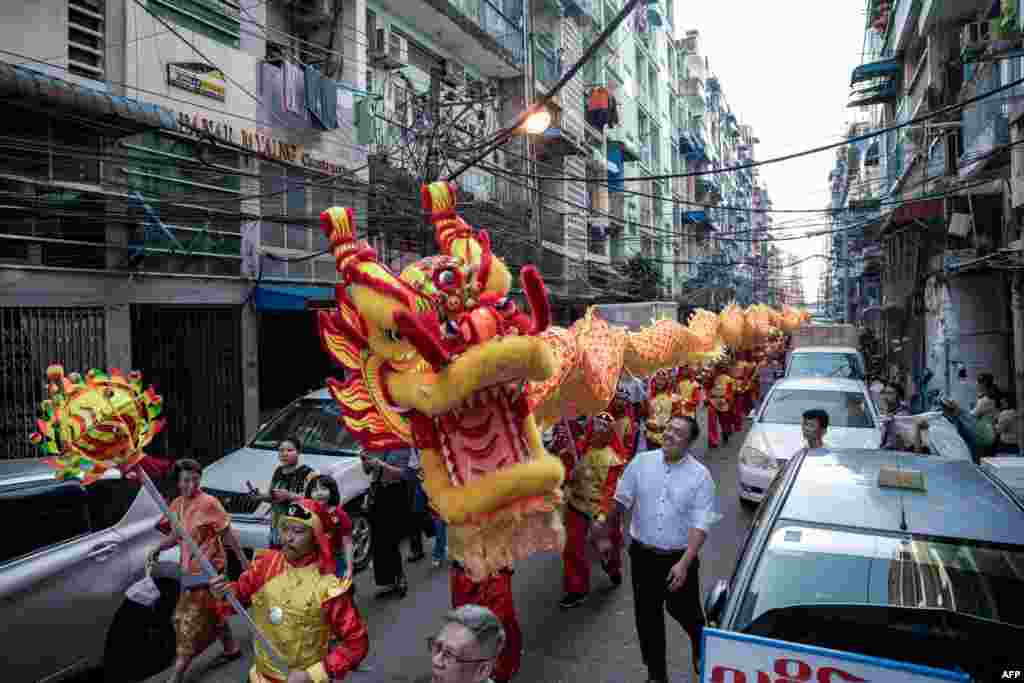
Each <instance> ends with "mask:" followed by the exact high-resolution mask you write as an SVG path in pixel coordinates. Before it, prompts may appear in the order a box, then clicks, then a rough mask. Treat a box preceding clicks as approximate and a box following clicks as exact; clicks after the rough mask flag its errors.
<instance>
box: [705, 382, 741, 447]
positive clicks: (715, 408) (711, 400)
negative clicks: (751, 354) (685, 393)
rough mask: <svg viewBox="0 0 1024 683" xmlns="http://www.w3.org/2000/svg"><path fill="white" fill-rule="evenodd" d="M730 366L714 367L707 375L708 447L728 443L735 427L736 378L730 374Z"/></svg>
mask: <svg viewBox="0 0 1024 683" xmlns="http://www.w3.org/2000/svg"><path fill="white" fill-rule="evenodd" d="M727 368H728V366H723V365H718V366H714V367H712V368H711V369H710V370H709V371H708V372H707V374H706V375H705V381H704V390H705V392H706V395H707V396H708V448H718V445H719V443H727V442H728V441H729V435H730V434H731V433H732V432H733V431H735V430H734V429H733V404H734V401H735V396H734V391H735V385H736V380H734V379H733V378H732V377H730V376H729V373H728V371H727Z"/></svg>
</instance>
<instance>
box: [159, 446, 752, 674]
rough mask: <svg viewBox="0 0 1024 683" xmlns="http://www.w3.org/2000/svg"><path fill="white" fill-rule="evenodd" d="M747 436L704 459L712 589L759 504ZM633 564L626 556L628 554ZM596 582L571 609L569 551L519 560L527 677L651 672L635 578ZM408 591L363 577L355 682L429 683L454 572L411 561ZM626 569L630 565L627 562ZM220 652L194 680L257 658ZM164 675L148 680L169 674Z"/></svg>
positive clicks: (679, 645) (681, 648) (682, 661)
mask: <svg viewBox="0 0 1024 683" xmlns="http://www.w3.org/2000/svg"><path fill="white" fill-rule="evenodd" d="M741 442H742V435H736V436H734V437H733V438H732V439H730V441H729V444H728V445H727V446H725V447H724V448H720V449H718V450H716V451H712V452H711V455H710V457H708V458H707V459H706V460H705V462H706V463H707V464H708V465H709V467H710V468H711V473H712V476H713V477H714V479H715V482H716V483H717V484H718V493H719V499H720V503H721V508H722V510H721V511H722V514H723V519H722V520H721V521H720V522H719V523H718V525H717V526H716V527H715V528H714V529H713V531H712V533H711V535H710V537H709V538H708V542H707V544H706V546H705V548H704V551H703V552H702V554H701V583H702V587H703V591H704V593H706V592H707V590H708V589H709V588H710V587H711V585H712V584H713V583H714V582H715V581H716V580H717V579H720V578H726V579H727V578H728V577H729V576H730V575H731V573H732V569H733V566H734V564H735V561H736V556H737V554H738V553H739V549H740V546H741V544H742V542H743V539H744V537H745V534H746V531H747V528H748V526H749V524H750V519H751V512H750V511H749V510H748V509H747V508H745V507H743V506H741V505H740V502H739V499H738V498H737V495H736V453H737V450H738V449H739V446H740V444H741ZM627 566H628V561H627ZM594 568H595V570H596V572H595V577H596V580H595V584H596V585H595V589H594V591H593V592H592V594H591V597H590V599H589V600H588V601H587V602H586V603H584V604H583V605H582V606H580V607H578V608H576V609H572V610H567V611H563V610H560V609H559V608H558V606H557V602H558V600H559V598H560V597H561V560H560V558H559V557H557V556H554V555H538V556H535V557H533V558H531V559H530V560H528V561H526V562H523V563H521V564H520V565H519V566H518V567H517V569H516V576H515V590H516V603H517V607H518V610H519V618H520V622H521V625H522V630H523V637H524V648H525V653H524V656H523V666H522V670H521V671H520V673H519V676H518V677H517V678H518V680H519V681H523V682H527V681H528V682H531V683H569V682H576V681H587V683H627V682H632V681H643V680H645V678H646V670H645V669H644V668H643V665H642V664H641V661H640V650H639V646H638V644H637V639H636V630H635V627H634V623H633V596H632V590H631V588H630V586H629V578H628V577H627V578H626V580H625V581H624V582H623V585H622V587H621V588H619V589H617V590H613V589H612V588H611V584H610V583H609V582H608V581H607V579H606V577H605V576H604V575H603V574H602V573H601V571H600V568H599V567H598V566H597V564H596V562H595V564H594ZM407 571H408V575H409V594H408V595H407V596H406V598H405V599H404V600H393V599H380V600H379V599H375V598H373V593H374V590H375V587H374V585H373V575H372V570H368V571H365V572H363V573H361V574H360V575H359V576H358V577H357V579H356V585H357V591H358V596H359V607H360V609H361V610H362V614H363V617H364V618H365V619H366V620H367V622H368V624H369V628H370V638H371V642H370V654H369V656H368V657H367V659H366V661H365V662H364V668H365V669H367V671H365V672H360V673H356V674H353V675H351V676H350V677H349V678H348V679H346V680H351V681H353V682H355V683H358V682H359V681H366V682H367V683H371V682H372V683H377V682H380V683H383V682H385V681H389V682H390V681H393V682H395V683H400V682H405V683H422V682H425V681H428V680H429V670H430V662H429V658H428V656H427V652H426V644H425V639H426V638H427V637H428V636H430V635H432V634H433V632H434V629H435V628H436V626H437V622H438V618H439V617H440V615H441V614H443V612H444V611H445V610H446V609H447V608H448V573H447V571H446V570H444V569H432V568H431V567H430V563H429V562H428V561H426V560H424V561H422V562H420V563H418V564H414V565H409V566H408V568H407ZM627 572H628V568H627ZM667 621H668V633H669V670H670V672H671V681H672V683H683V682H684V681H689V680H690V678H688V676H687V671H689V670H690V661H689V660H690V657H689V654H690V649H689V647H688V646H687V645H686V636H685V634H684V633H683V631H682V629H680V628H679V627H678V626H677V625H676V624H675V623H674V622H673V621H672V620H671V619H668V618H667ZM232 623H233V624H234V625H235V626H236V628H235V632H236V633H237V634H243V635H244V642H245V645H244V647H245V648H246V649H247V650H250V649H251V645H250V638H249V637H248V633H247V631H246V630H245V626H244V625H242V623H241V622H240V620H239V619H238V618H235V619H234V621H233V622H232ZM219 653H220V646H219V645H216V644H215V645H214V646H213V647H212V648H211V649H210V651H209V652H207V653H206V655H205V656H203V657H202V658H200V659H199V660H198V661H197V663H196V665H195V667H194V670H193V673H192V675H191V676H189V678H188V681H189V683H229V682H230V683H239V682H240V681H244V680H247V678H246V672H247V671H248V668H249V657H245V658H244V659H242V660H239V661H238V662H234V663H232V664H231V665H229V666H223V667H219V668H217V669H215V670H207V669H206V666H207V665H208V663H209V662H210V661H211V660H212V659H213V658H214V657H216V655H217V654H219ZM164 680H166V675H162V676H154V677H153V678H151V679H149V680H148V681H147V682H146V683H163V681H164Z"/></svg>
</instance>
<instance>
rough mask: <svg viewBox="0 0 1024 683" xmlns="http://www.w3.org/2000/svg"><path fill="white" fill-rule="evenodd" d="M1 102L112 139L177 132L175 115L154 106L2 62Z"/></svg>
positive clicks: (0, 69)
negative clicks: (73, 120) (74, 123)
mask: <svg viewBox="0 0 1024 683" xmlns="http://www.w3.org/2000/svg"><path fill="white" fill-rule="evenodd" d="M0 99H2V100H3V101H4V103H5V104H8V105H18V106H24V107H27V108H30V109H34V110H39V111H44V112H46V113H48V114H51V115H53V116H55V117H57V118H60V117H61V116H68V117H73V118H76V119H78V120H80V121H81V122H82V125H83V126H87V127H91V128H97V129H102V130H104V132H105V133H106V134H107V135H110V136H112V137H113V136H121V137H124V136H128V135H133V134H135V133H139V132H143V131H147V130H158V129H163V130H177V129H178V121H177V118H176V117H175V115H174V113H173V112H171V111H170V110H169V109H164V108H163V107H159V106H157V105H155V104H148V103H145V102H140V101H138V100H133V99H129V98H127V97H121V96H119V95H111V94H109V93H106V92H102V91H100V90H96V89H93V88H87V87H85V86H81V85H78V84H76V83H71V82H69V81H65V80H62V79H60V78H55V77H53V76H48V75H46V74H44V73H42V72H41V71H35V70H33V69H30V68H27V67H24V66H15V65H14V64H8V63H6V62H0Z"/></svg>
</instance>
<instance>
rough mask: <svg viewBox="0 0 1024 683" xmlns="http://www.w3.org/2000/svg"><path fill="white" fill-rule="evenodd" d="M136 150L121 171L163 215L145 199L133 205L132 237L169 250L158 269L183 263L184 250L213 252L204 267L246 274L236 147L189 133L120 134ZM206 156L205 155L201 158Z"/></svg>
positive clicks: (129, 153) (146, 246)
mask: <svg viewBox="0 0 1024 683" xmlns="http://www.w3.org/2000/svg"><path fill="white" fill-rule="evenodd" d="M118 144H119V146H120V147H121V148H122V149H123V150H124V154H125V156H126V157H127V158H128V160H127V161H125V162H124V163H123V164H118V165H117V167H116V169H115V172H114V173H112V174H111V175H114V176H115V177H116V178H118V181H119V182H121V183H124V184H126V185H127V186H128V188H130V190H135V191H137V192H138V193H139V194H140V195H141V196H142V198H143V201H144V202H145V204H146V206H147V207H148V210H149V211H152V213H153V214H154V215H155V216H156V218H157V219H158V220H159V221H160V226H159V227H156V226H154V225H152V224H151V223H149V222H147V221H146V220H144V218H145V217H146V216H145V213H144V211H143V209H142V208H141V207H138V206H135V207H133V209H132V210H131V222H132V224H133V225H134V232H133V234H132V236H131V237H130V238H129V241H130V242H133V243H135V244H138V245H140V246H143V247H144V249H145V250H146V251H147V252H152V253H155V254H164V258H165V259H166V263H162V262H161V261H159V260H158V259H157V260H156V261H155V264H156V265H155V266H154V269H155V270H164V269H167V270H178V269H180V267H181V266H180V264H177V263H176V262H175V259H176V258H178V257H180V256H182V255H186V256H198V257H211V258H206V259H205V260H203V261H196V263H201V264H202V265H203V268H202V269H200V271H198V272H207V273H209V274H211V275H238V274H239V272H240V268H241V219H240V217H239V213H240V212H241V178H240V177H239V175H238V168H239V158H238V152H237V151H235V150H234V149H230V148H227V147H221V146H218V145H213V144H209V143H199V142H198V141H197V140H195V139H193V138H190V137H188V136H186V135H181V134H173V133H155V132H150V133H142V134H140V135H135V136H132V137H130V138H126V139H125V140H122V141H120V142H119V143H118ZM200 160H202V162H204V163H200Z"/></svg>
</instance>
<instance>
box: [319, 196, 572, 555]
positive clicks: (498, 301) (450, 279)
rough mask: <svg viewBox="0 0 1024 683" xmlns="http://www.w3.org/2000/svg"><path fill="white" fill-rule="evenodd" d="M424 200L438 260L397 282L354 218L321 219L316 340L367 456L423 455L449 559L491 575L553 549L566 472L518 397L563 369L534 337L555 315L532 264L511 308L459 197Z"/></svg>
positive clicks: (506, 286)
mask: <svg viewBox="0 0 1024 683" xmlns="http://www.w3.org/2000/svg"><path fill="white" fill-rule="evenodd" d="M422 199H423V206H424V209H426V210H427V211H428V212H429V213H430V219H431V221H432V223H433V224H434V227H435V235H436V238H437V242H438V245H439V247H440V252H441V253H440V254H439V255H437V256H431V257H428V258H424V259H421V260H420V261H417V262H416V263H413V264H412V265H410V266H408V267H407V268H406V269H405V270H404V271H402V273H401V274H399V275H395V274H394V273H393V272H392V271H391V270H389V269H388V268H387V267H386V266H384V265H383V264H381V263H380V262H378V260H377V257H376V254H375V253H374V252H373V250H372V249H370V248H369V247H368V245H366V243H364V242H360V241H358V240H357V239H356V234H355V226H354V224H353V218H352V212H351V210H350V209H343V208H331V209H328V210H326V211H324V212H323V213H322V214H321V217H320V220H321V227H322V228H323V230H324V232H325V234H326V235H327V237H328V239H329V240H330V243H331V248H332V250H333V254H334V257H335V260H336V262H337V267H338V271H339V272H340V273H341V282H340V283H339V284H338V286H337V288H336V301H337V308H336V309H335V310H332V311H330V312H321V313H320V314H319V316H320V317H319V326H320V331H321V337H322V340H323V342H324V347H325V349H326V350H327V351H328V353H329V354H330V355H331V356H332V357H333V358H334V359H335V360H336V361H338V362H339V363H340V364H341V365H343V366H344V367H346V368H347V369H349V370H350V371H351V374H350V375H349V377H348V379H347V380H346V381H345V382H338V381H336V380H328V386H329V388H330V390H331V392H332V394H333V396H334V397H335V399H336V401H337V402H338V404H339V405H340V407H341V410H342V415H343V420H344V422H345V424H346V426H347V427H348V429H349V430H350V431H351V432H352V433H353V434H354V435H355V437H356V438H357V439H358V440H359V441H360V442H361V443H362V445H363V446H364V447H365V448H366V449H368V450H383V449H388V448H394V447H398V446H402V445H413V446H415V447H416V448H417V449H418V450H419V451H420V456H421V462H422V466H423V472H424V488H425V490H426V492H427V495H428V497H429V498H430V500H431V504H432V505H433V506H434V508H435V509H436V510H437V511H438V512H439V513H440V514H441V516H442V517H443V518H444V519H445V520H447V521H448V522H449V524H452V525H453V530H452V531H453V536H452V540H451V541H450V543H451V548H452V551H453V555H454V556H456V557H459V559H461V560H462V561H463V562H464V563H465V564H466V565H467V568H468V569H469V570H470V572H471V573H472V574H476V575H485V574H486V573H489V572H490V571H493V570H494V569H496V568H498V567H501V566H507V565H508V564H510V563H511V561H512V560H514V559H516V558H517V557H524V556H526V555H529V554H531V553H532V552H535V551H537V550H549V549H555V548H557V547H559V546H560V545H561V528H560V526H559V525H558V524H557V522H556V521H555V520H556V517H555V514H554V503H555V502H557V497H558V491H559V486H560V484H561V482H562V479H563V477H564V469H563V467H562V464H561V462H560V461H559V460H558V459H557V458H554V457H552V456H550V455H549V454H547V453H546V452H545V450H544V448H543V445H542V443H541V439H540V434H539V432H538V429H537V426H536V423H535V421H534V418H533V416H532V415H531V411H530V406H529V403H528V401H527V398H526V395H525V391H524V388H525V385H526V383H527V382H530V381H543V380H545V379H547V378H548V377H550V376H551V375H552V374H554V373H555V371H556V369H557V359H556V358H555V356H554V354H553V353H552V351H551V350H550V348H549V345H548V344H547V343H545V341H544V340H543V339H542V338H541V337H540V336H538V335H539V333H541V332H542V331H544V330H545V329H546V328H547V327H548V325H549V323H550V308H549V305H548V300H547V294H546V292H545V289H544V284H543V282H542V280H541V278H540V275H539V274H538V273H537V271H536V269H534V268H533V267H531V266H526V267H524V268H523V269H522V271H521V273H520V280H521V286H522V290H523V293H524V294H525V298H526V300H527V301H528V304H529V310H528V311H523V310H520V309H519V308H518V307H517V306H516V304H515V302H514V301H513V300H512V299H511V298H509V290H510V286H511V282H512V277H511V275H510V273H509V270H508V268H507V267H506V266H505V264H504V263H503V262H502V261H501V259H499V258H498V257H496V256H495V255H494V254H493V253H492V251H491V246H490V242H489V240H488V237H487V234H486V233H485V232H478V231H476V230H474V229H473V228H472V227H470V226H469V225H468V224H467V223H466V222H465V221H464V220H463V219H462V218H461V217H459V216H458V215H457V214H456V213H455V201H456V195H455V190H454V186H452V185H451V184H449V183H443V182H439V183H432V184H431V185H428V186H425V187H424V188H423V190H422ZM485 534H486V535H487V538H488V543H487V547H484V544H483V537H484V535H485ZM460 556H461V557H460Z"/></svg>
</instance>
